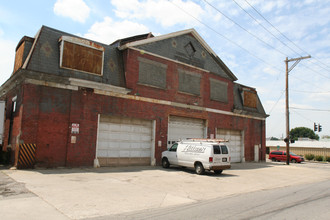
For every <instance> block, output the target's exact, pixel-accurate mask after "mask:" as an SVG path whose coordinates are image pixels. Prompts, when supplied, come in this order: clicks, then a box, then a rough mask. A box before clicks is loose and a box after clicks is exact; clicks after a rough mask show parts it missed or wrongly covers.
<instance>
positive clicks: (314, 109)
mask: <svg viewBox="0 0 330 220" xmlns="http://www.w3.org/2000/svg"><path fill="white" fill-rule="evenodd" d="M290 109H297V110H305V111H318V112H330V109H316V108H297V107H290Z"/></svg>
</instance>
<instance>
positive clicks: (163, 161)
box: [162, 157, 170, 168]
mask: <svg viewBox="0 0 330 220" xmlns="http://www.w3.org/2000/svg"><path fill="white" fill-rule="evenodd" d="M162 167H163V168H169V167H170V162H168V159H167V158H166V157H164V158H163V159H162Z"/></svg>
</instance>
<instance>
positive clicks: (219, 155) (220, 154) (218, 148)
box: [213, 145, 230, 166]
mask: <svg viewBox="0 0 330 220" xmlns="http://www.w3.org/2000/svg"><path fill="white" fill-rule="evenodd" d="M229 157H230V156H229V151H228V147H227V146H226V145H213V166H218V165H229V164H230V158H229Z"/></svg>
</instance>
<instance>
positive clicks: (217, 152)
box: [213, 145, 221, 154]
mask: <svg viewBox="0 0 330 220" xmlns="http://www.w3.org/2000/svg"><path fill="white" fill-rule="evenodd" d="M213 153H214V154H221V153H220V147H219V145H213Z"/></svg>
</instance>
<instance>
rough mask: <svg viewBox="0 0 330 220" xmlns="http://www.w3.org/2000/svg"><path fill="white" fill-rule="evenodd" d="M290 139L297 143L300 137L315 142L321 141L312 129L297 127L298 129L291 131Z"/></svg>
mask: <svg viewBox="0 0 330 220" xmlns="http://www.w3.org/2000/svg"><path fill="white" fill-rule="evenodd" d="M290 137H291V139H293V140H295V141H297V140H298V138H300V137H305V138H310V139H314V140H319V139H320V137H319V136H318V135H317V134H315V133H314V131H313V130H312V129H310V128H306V127H297V128H293V129H291V131H290Z"/></svg>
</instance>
